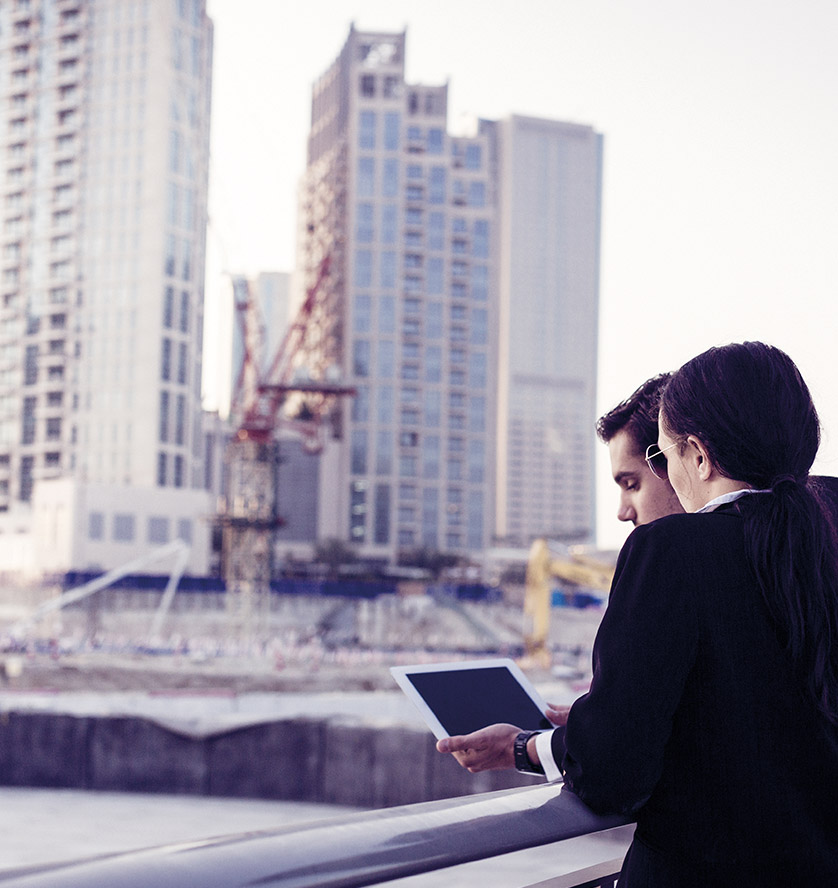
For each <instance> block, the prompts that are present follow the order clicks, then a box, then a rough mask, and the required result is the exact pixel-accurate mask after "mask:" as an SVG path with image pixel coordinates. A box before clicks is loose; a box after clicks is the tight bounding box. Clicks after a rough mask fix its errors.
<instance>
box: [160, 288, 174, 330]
mask: <svg viewBox="0 0 838 888" xmlns="http://www.w3.org/2000/svg"><path fill="white" fill-rule="evenodd" d="M174 316H175V291H174V288H172V287H166V290H165V292H164V294H163V326H164V327H165V328H166V329H167V330H171V329H172V324H173V323H174Z"/></svg>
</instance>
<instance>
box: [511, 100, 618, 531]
mask: <svg viewBox="0 0 838 888" xmlns="http://www.w3.org/2000/svg"><path fill="white" fill-rule="evenodd" d="M495 132H496V136H497V144H498V173H497V175H498V192H499V194H498V221H497V225H498V229H499V232H498V234H499V236H498V238H497V240H496V249H497V266H498V281H497V286H498V312H499V313H498V331H499V332H498V336H499V347H498V355H497V360H498V366H499V373H498V423H497V445H498V460H497V475H496V479H497V501H496V502H497V512H496V519H497V523H496V528H497V536H498V538H499V539H501V540H503V541H505V542H507V543H510V544H513V545H515V544H517V545H529V543H530V542H531V541H532V540H533V538H534V537H537V536H546V537H548V538H551V539H557V540H560V541H563V542H566V543H570V542H584V543H591V542H593V540H594V535H595V529H596V513H595V478H594V447H595V444H594V441H595V437H594V423H595V417H596V379H597V340H598V319H599V313H598V309H599V247H600V207H601V183H602V136H601V135H599V134H598V133H596V132H595V131H594V130H593V129H592V128H591V127H589V126H580V125H577V124H569V123H561V122H559V121H553V120H539V119H534V118H529V117H518V116H512V117H510V118H508V119H506V120H502V121H500V122H499V123H497V124H496V125H495Z"/></svg>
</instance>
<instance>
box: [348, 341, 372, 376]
mask: <svg viewBox="0 0 838 888" xmlns="http://www.w3.org/2000/svg"><path fill="white" fill-rule="evenodd" d="M352 373H353V375H355V376H359V377H365V376H369V375H370V343H369V340H368V339H356V340H355V342H354V343H353V344H352Z"/></svg>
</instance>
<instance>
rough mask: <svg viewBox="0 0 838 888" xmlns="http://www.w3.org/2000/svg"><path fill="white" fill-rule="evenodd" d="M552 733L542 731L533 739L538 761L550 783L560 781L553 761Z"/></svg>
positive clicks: (560, 774)
mask: <svg viewBox="0 0 838 888" xmlns="http://www.w3.org/2000/svg"><path fill="white" fill-rule="evenodd" d="M552 740H553V732H552V731H542V732H541V733H540V734H539V735H538V736H537V737H536V738H535V751H536V752H537V753H538V760H539V761H540V762H541V767H542V768H544V776H545V777H546V778H547V780H548V781H549V782H550V783H553V782H555V781H556V780H561V779H562V772H561V771H560V770H559V766H558V765H557V764H556V762H555V760H554V759H553V743H552Z"/></svg>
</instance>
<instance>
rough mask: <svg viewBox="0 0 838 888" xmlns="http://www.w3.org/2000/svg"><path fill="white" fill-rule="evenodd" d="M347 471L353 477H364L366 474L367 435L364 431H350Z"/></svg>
mask: <svg viewBox="0 0 838 888" xmlns="http://www.w3.org/2000/svg"><path fill="white" fill-rule="evenodd" d="M349 471H350V472H351V473H352V474H353V475H365V474H366V473H367V433H366V431H364V429H353V430H352V443H351V446H350V456H349Z"/></svg>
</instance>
